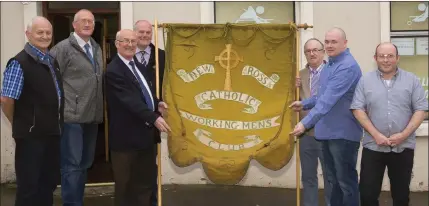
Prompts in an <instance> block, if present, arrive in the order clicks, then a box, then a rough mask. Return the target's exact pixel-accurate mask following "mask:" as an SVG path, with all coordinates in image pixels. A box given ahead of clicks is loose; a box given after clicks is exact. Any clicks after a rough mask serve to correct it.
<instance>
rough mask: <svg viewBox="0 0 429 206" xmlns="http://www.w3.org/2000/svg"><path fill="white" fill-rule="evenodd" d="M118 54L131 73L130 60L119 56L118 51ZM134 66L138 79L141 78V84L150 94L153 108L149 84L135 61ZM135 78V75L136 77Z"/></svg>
mask: <svg viewBox="0 0 429 206" xmlns="http://www.w3.org/2000/svg"><path fill="white" fill-rule="evenodd" d="M118 56H119V58H120V59H121V60H122V61H123V62H124V63H125V64H126V65H127V66H128V69H130V71H131V73H133V74H134V72H133V69H132V67H131V65H130V60H127V59H125V58H124V57H123V56H121V55H120V54H119V53H118ZM134 67H135V69H136V71H137V74H138V75H139V77H140V79H141V80H142V82H143V84H144V87H146V89H147V91H148V93H149V95H150V99H151V100H152V105H153V107H154V109H155V103H154V101H153V97H152V92H151V90H150V88H149V86H148V84H147V82H146V79H145V78H144V76H143V75H142V74H141V73H140V70H139V69H138V68H137V66H136V63H135V62H134ZM134 76H135V74H134ZM136 78H137V77H136Z"/></svg>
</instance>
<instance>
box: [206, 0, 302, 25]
mask: <svg viewBox="0 0 429 206" xmlns="http://www.w3.org/2000/svg"><path fill="white" fill-rule="evenodd" d="M222 2H224V1H222ZM240 2H241V1H240ZM249 2H254V1H249ZM261 2H265V1H261ZM288 2H292V10H293V11H292V12H293V14H292V16H293V22H296V19H297V18H296V13H297V12H296V9H297V8H296V3H297V2H295V1H288ZM216 3H218V1H214V2H213V22H214V23H215V24H217V22H216ZM228 3H234V1H229V2H228Z"/></svg>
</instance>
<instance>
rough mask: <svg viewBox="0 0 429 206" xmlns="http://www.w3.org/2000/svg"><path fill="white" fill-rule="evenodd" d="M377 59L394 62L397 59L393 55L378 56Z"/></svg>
mask: <svg viewBox="0 0 429 206" xmlns="http://www.w3.org/2000/svg"><path fill="white" fill-rule="evenodd" d="M377 58H378V59H386V58H387V59H388V60H392V59H395V58H396V55H393V54H377Z"/></svg>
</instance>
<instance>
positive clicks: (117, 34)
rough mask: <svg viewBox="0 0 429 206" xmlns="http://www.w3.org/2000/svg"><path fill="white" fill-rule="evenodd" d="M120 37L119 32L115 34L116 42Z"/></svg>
mask: <svg viewBox="0 0 429 206" xmlns="http://www.w3.org/2000/svg"><path fill="white" fill-rule="evenodd" d="M120 37H121V31H118V32H116V40H119V38H120Z"/></svg>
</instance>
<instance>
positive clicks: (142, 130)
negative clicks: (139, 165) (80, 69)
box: [106, 55, 160, 151]
mask: <svg viewBox="0 0 429 206" xmlns="http://www.w3.org/2000/svg"><path fill="white" fill-rule="evenodd" d="M143 75H145V74H143ZM145 78H146V76H145ZM148 84H149V83H148ZM149 87H150V84H149ZM151 90H153V88H151ZM152 96H153V98H154V103H155V105H154V106H155V107H157V105H158V103H159V101H158V100H157V98H156V96H155V94H154V93H152ZM106 98H107V111H108V120H109V145H110V149H112V150H117V151H127V150H140V149H146V148H149V147H151V148H153V144H154V142H155V140H154V137H155V135H154V134H155V132H156V131H157V130H158V129H157V128H156V127H155V125H154V123H155V120H156V119H157V118H158V117H159V116H160V115H159V113H158V112H156V111H155V112H154V111H151V110H149V109H148V105H147V104H146V101H145V98H144V96H143V94H142V92H141V88H140V85H139V83H138V81H137V79H136V77H135V76H134V75H133V73H132V72H131V71H130V69H129V68H128V66H127V65H125V63H124V62H123V61H122V60H121V59H120V58H119V56H117V55H116V56H115V57H114V58H113V59H112V61H111V62H110V63H109V65H107V71H106Z"/></svg>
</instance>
